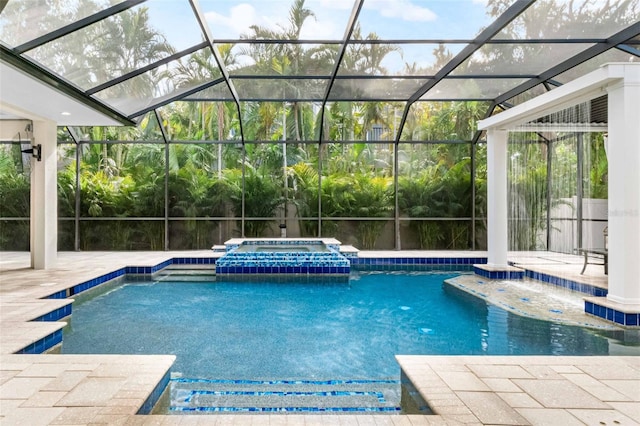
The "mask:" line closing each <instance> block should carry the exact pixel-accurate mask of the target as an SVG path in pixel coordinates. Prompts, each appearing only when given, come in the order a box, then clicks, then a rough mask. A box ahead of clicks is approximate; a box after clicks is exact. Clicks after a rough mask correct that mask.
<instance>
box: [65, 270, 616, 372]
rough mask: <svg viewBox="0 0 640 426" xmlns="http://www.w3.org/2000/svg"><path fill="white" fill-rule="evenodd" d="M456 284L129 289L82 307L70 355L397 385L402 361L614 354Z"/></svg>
mask: <svg viewBox="0 0 640 426" xmlns="http://www.w3.org/2000/svg"><path fill="white" fill-rule="evenodd" d="M455 275H458V274H451V273H447V274H444V273H429V272H386V273H376V272H358V273H352V275H351V279H350V281H349V282H348V283H330V284H323V283H318V282H311V283H307V282H284V283H274V282H256V281H252V282H247V283H240V282H195V283H189V282H129V283H126V284H125V285H122V286H118V287H114V288H112V289H110V290H109V291H108V292H105V293H103V294H101V295H98V296H97V297H94V298H92V299H89V300H86V301H82V302H81V303H78V304H74V307H73V315H72V321H71V324H70V326H68V327H67V328H66V329H65V331H64V338H63V345H62V352H63V353H124V354H175V355H177V360H176V363H175V364H174V367H173V368H172V371H173V372H174V373H178V374H181V375H182V376H184V377H190V378H208V379H236V380H237V379H252V380H253V379H268V380H271V379H274V378H277V379H300V378H302V379H309V380H312V379H361V378H366V379H385V378H394V379H398V378H399V367H398V365H397V364H396V362H395V359H394V355H395V354H465V355H468V354H488V355H501V354H509V355H518V354H523V355H524V354H536V355H537V354H540V355H542V354H554V355H606V354H608V353H609V348H610V340H609V339H608V338H606V337H604V336H603V335H599V334H596V332H594V331H591V330H585V329H582V328H578V327H572V326H565V325H559V324H554V323H549V322H544V321H540V320H534V319H530V318H524V317H519V316H516V315H513V314H511V313H508V312H506V311H503V310H501V309H499V308H496V307H494V306H492V305H488V304H486V303H485V302H484V301H482V300H479V299H476V298H474V297H472V296H469V295H467V294H466V293H462V292H460V291H459V290H456V289H453V288H451V287H449V286H448V285H445V284H443V280H445V279H446V278H449V277H452V276H455Z"/></svg>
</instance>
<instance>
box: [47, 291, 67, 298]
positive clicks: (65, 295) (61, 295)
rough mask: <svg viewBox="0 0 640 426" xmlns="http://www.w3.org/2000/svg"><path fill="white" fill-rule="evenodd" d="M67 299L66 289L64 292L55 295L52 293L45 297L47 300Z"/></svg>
mask: <svg viewBox="0 0 640 426" xmlns="http://www.w3.org/2000/svg"><path fill="white" fill-rule="evenodd" d="M67 297H69V295H68V289H65V290H60V291H58V292H56V293H53V294H51V295H49V296H47V297H46V298H47V299H66V298H67Z"/></svg>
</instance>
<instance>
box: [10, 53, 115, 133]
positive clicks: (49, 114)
mask: <svg viewBox="0 0 640 426" xmlns="http://www.w3.org/2000/svg"><path fill="white" fill-rule="evenodd" d="M0 75H1V76H2V84H0V117H4V118H8V119H20V118H23V119H29V120H50V121H53V122H55V123H56V124H57V125H58V126H122V122H120V121H118V120H115V119H114V118H112V117H109V116H107V115H105V114H102V113H101V112H99V111H97V110H95V109H93V108H91V107H89V106H88V105H86V104H83V103H82V102H79V101H78V100H76V99H73V98H72V97H70V96H67V95H65V94H63V93H62V92H60V91H58V90H56V89H55V88H53V87H51V86H50V85H47V84H45V83H42V82H41V81H39V80H37V79H36V78H34V77H31V76H30V75H28V74H26V73H23V72H22V71H20V70H18V69H17V68H15V67H13V66H11V65H9V64H7V63H5V62H3V61H0Z"/></svg>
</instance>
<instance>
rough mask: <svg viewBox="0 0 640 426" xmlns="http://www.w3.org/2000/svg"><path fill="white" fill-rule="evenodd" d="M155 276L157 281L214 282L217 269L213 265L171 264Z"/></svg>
mask: <svg viewBox="0 0 640 426" xmlns="http://www.w3.org/2000/svg"><path fill="white" fill-rule="evenodd" d="M153 278H154V279H155V280H157V281H178V282H180V281H185V282H194V281H197V282H212V281H215V280H216V270H215V267H214V266H213V265H170V266H167V267H166V268H164V269H161V270H160V271H158V272H157V273H156V274H155V275H154V276H153Z"/></svg>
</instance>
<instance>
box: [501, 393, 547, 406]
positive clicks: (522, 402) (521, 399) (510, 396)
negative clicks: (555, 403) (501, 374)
mask: <svg viewBox="0 0 640 426" xmlns="http://www.w3.org/2000/svg"><path fill="white" fill-rule="evenodd" d="M497 395H498V396H499V397H500V398H502V399H503V400H504V401H505V402H506V403H507V404H509V406H510V407H514V408H542V405H540V403H539V402H538V401H536V400H535V399H533V398H531V397H530V396H529V395H528V394H526V393H524V392H499V393H498V394H497Z"/></svg>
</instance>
